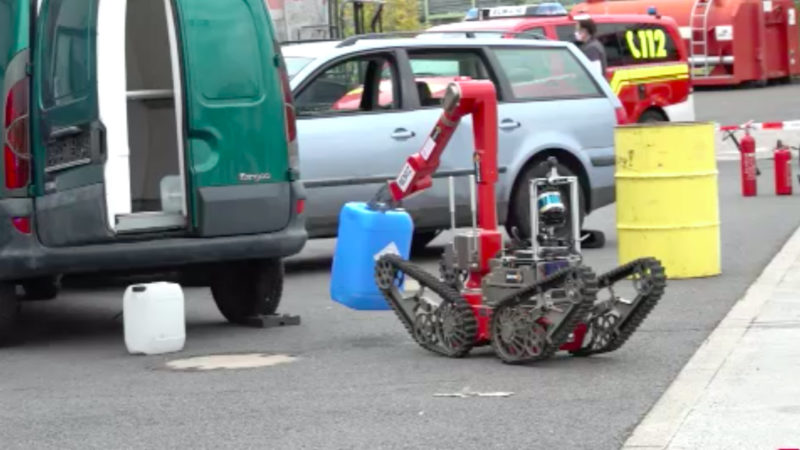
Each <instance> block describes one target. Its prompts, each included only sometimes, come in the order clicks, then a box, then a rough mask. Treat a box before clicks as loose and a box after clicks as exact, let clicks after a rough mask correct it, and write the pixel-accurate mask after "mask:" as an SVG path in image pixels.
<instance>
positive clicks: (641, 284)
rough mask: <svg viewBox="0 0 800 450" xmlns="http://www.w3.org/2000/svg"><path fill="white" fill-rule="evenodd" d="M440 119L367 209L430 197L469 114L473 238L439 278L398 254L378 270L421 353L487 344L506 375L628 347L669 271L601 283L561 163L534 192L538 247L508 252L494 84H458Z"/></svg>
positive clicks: (516, 242) (453, 246) (456, 245)
mask: <svg viewBox="0 0 800 450" xmlns="http://www.w3.org/2000/svg"><path fill="white" fill-rule="evenodd" d="M443 109H444V110H443V112H442V114H441V116H440V118H439V121H438V123H437V124H436V126H435V127H434V128H433V131H432V132H431V134H430V135H429V137H428V139H427V140H426V142H425V144H424V145H423V147H422V149H421V150H420V151H419V152H418V153H415V154H413V155H411V156H410V157H409V158H408V160H407V161H406V164H405V165H404V167H403V169H402V170H401V172H400V174H399V176H398V177H397V178H396V179H394V180H391V181H389V182H387V183H386V184H385V185H384V186H382V188H381V189H380V190H379V191H378V193H377V194H376V195H375V197H374V198H373V199H372V200H371V201H370V202H369V205H370V207H371V208H373V209H384V210H386V209H394V208H399V207H400V206H401V203H402V201H403V200H404V199H407V198H408V197H409V196H411V195H413V194H415V193H417V192H420V191H422V190H424V189H426V188H428V187H430V186H431V185H432V178H431V177H432V175H433V173H434V172H435V171H436V169H437V168H438V166H439V157H440V155H441V153H442V152H443V150H444V149H445V147H446V146H447V143H448V141H449V139H450V137H451V136H452V134H453V132H454V131H455V129H456V127H457V126H458V124H459V122H460V120H461V119H462V118H463V117H464V116H465V115H468V114H472V116H473V131H474V138H475V151H474V154H473V160H474V164H475V175H474V180H475V183H474V185H473V186H471V188H472V192H471V194H472V195H471V198H472V209H473V227H472V228H471V229H468V230H466V231H464V232H458V233H457V234H456V235H455V237H454V239H453V241H452V242H451V243H450V244H448V245H447V246H446V248H445V252H444V254H443V256H442V259H441V263H440V273H439V275H438V276H435V275H433V274H431V273H429V272H426V271H425V270H423V269H422V268H421V267H420V266H418V265H415V264H413V263H411V262H409V261H407V260H405V259H403V258H402V257H400V256H399V255H396V254H384V255H382V256H380V257H379V258H377V260H376V263H375V282H376V284H377V286H378V289H379V290H380V292H381V293H382V294H383V296H384V297H385V299H386V301H387V302H388V303H389V305H390V306H391V308H392V309H393V310H394V312H395V313H396V314H397V316H398V318H399V319H400V321H401V322H402V323H403V325H405V328H406V329H407V330H408V332H409V333H410V335H411V336H412V337H413V339H414V340H415V341H416V342H417V343H418V344H419V345H420V346H421V347H423V348H425V349H427V350H429V351H431V352H434V353H437V354H441V355H444V356H448V357H463V356H465V355H467V354H468V353H469V352H470V351H471V350H472V349H473V348H476V347H480V346H486V345H490V346H491V347H492V349H493V350H494V352H495V353H496V354H497V356H498V357H500V359H501V360H502V361H504V362H506V363H509V364H521V363H529V362H533V361H539V360H544V359H547V358H549V357H551V356H552V355H553V354H555V353H556V352H557V351H559V350H566V351H568V352H570V353H571V354H572V355H575V356H588V355H593V354H599V353H606V352H611V351H614V350H616V349H618V348H620V347H621V346H622V345H623V344H624V343H625V342H626V341H627V339H628V338H629V337H630V336H631V334H632V333H633V332H634V331H636V329H637V328H638V327H639V325H640V324H641V323H642V321H643V320H644V319H645V317H646V316H647V315H648V313H649V312H650V311H651V310H652V309H653V307H654V306H655V305H656V304H657V303H658V301H659V300H660V298H661V297H662V295H663V292H664V288H665V284H666V278H665V274H664V268H663V267H662V266H661V264H660V262H659V261H658V260H657V259H655V258H649V257H648V258H641V259H637V260H634V261H631V262H629V263H627V264H625V265H623V266H620V267H617V268H615V269H614V270H611V271H610V272H608V273H604V274H602V275H599V276H597V275H596V274H595V273H594V272H593V270H592V269H591V268H590V267H588V266H587V265H586V264H585V263H584V261H583V257H582V254H581V241H580V238H579V236H580V233H579V231H580V230H579V225H578V223H579V220H578V212H577V210H576V208H572V210H571V211H570V210H568V208H567V207H566V206H565V203H564V201H563V199H564V197H565V196H569V198H570V199H571V201H570V202H569V203H568V204H569V205H577V204H578V180H577V179H576V178H575V177H566V176H561V175H559V174H558V172H557V170H556V165H555V159H553V158H550V159H548V160H547V161H545V162H544V164H548V165H549V167H550V168H549V174H548V175H547V176H546V177H544V178H540V179H535V180H531V183H530V199H531V239H530V240H527V241H525V240H520V239H519V238H513V239H512V242H510V243H509V245H505V244H504V242H503V236H502V234H501V232H500V231H499V230H498V226H497V214H496V205H495V182H496V181H497V174H498V167H497V104H496V97H495V89H494V85H493V84H492V83H491V82H490V81H484V80H464V81H460V80H459V81H455V82H452V83H451V84H450V85H449V86H448V88H447V91H446V94H445V97H444V99H443ZM475 188H477V205H476V201H475V197H476V195H475ZM451 196H452V192H451ZM570 216H571V220H568V218H569V217H570ZM569 225H571V226H569ZM564 227H568V228H570V231H569V233H566V235H567V237H566V238H564V235H565V234H564V233H556V230H558V229H560V228H561V229H563V228H564ZM410 280H413V282H411V283H410V282H409V281H410ZM623 281H626V282H630V283H631V284H632V289H630V298H629V299H625V298H623V297H622V296H621V295H618V293H617V292H616V291H617V290H618V289H619V288H621V284H622V282H623ZM413 285H417V286H418V287H419V288H418V289H412V288H411V286H413ZM604 292H608V295H605V296H603V295H601V294H602V293H604Z"/></svg>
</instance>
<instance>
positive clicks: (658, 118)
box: [639, 109, 667, 123]
mask: <svg viewBox="0 0 800 450" xmlns="http://www.w3.org/2000/svg"><path fill="white" fill-rule="evenodd" d="M647 122H667V118H666V117H664V115H663V114H661V113H660V112H658V111H656V110H653V109H648V110H647V111H645V112H644V113H642V115H641V116H639V123H647Z"/></svg>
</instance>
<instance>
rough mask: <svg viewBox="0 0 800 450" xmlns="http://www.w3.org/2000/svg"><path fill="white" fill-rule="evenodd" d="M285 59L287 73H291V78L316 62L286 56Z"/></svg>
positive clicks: (311, 59)
mask: <svg viewBox="0 0 800 450" xmlns="http://www.w3.org/2000/svg"><path fill="white" fill-rule="evenodd" d="M283 59H284V60H286V71H287V72H288V73H289V78H294V76H295V75H297V72H300V70H302V69H303V67H305V66H306V65H307V64H308V63H310V62H311V61H313V60H314V58H308V57H301V56H285V57H284V58H283Z"/></svg>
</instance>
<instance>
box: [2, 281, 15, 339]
mask: <svg viewBox="0 0 800 450" xmlns="http://www.w3.org/2000/svg"><path fill="white" fill-rule="evenodd" d="M18 315H19V301H18V300H17V293H16V288H15V285H14V284H13V283H8V282H0V347H5V346H7V345H10V344H11V343H12V340H13V339H14V338H15V337H16V331H17V316H18Z"/></svg>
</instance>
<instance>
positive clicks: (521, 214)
mask: <svg viewBox="0 0 800 450" xmlns="http://www.w3.org/2000/svg"><path fill="white" fill-rule="evenodd" d="M539 162H540V161H534V163H533V164H531V165H530V166H529V167H528V168H527V169H525V171H524V172H522V174H521V175H520V177H519V178H518V179H517V182H516V184H515V187H514V191H513V192H512V194H511V195H512V197H511V204H510V205H509V209H510V210H509V216H510V217H509V220H507V221H506V229H507V231H508V232H509V234H511V228H512V227H514V226H516V227H517V229H518V230H519V237H520V238H522V239H525V240H528V239H530V235H531V231H530V230H531V220H530V217H531V213H530V211H531V209H530V192H529V190H528V185H529V181H530V180H532V179H534V178H543V177H545V176H546V175H547V169H546V167H544V166H541V165H540V164H539ZM556 170H558V174H559V175H561V176H568V177H576V176H578V175H577V174H576V173H574V172H573V171H571V170H570V169H569V168H568V167H567V166H565V165H564V164H561V163H558V164H557V165H556ZM569 195H570V194H569V189H568V188H567V187H564V188H563V189H561V198H562V201H563V202H564V206H566V207H567V210H568V211H572V209H571V208H572V205H570V199H569ZM578 201H579V202H580V223H579V224H578V226H579V227H583V218H584V216H585V215H586V211H585V206H584V205H585V204H586V200H585V199H584V196H583V188H582V187H581V188H580V189H578ZM571 231H572V214H571V213H570V214H569V215H568V216H567V221H566V223H565V224H564V226H563V227H561V228H559V229H558V230H557V231H556V232H557V234H558V236H559V237H564V238H565V237H568V236H569V234H570V232H571Z"/></svg>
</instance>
